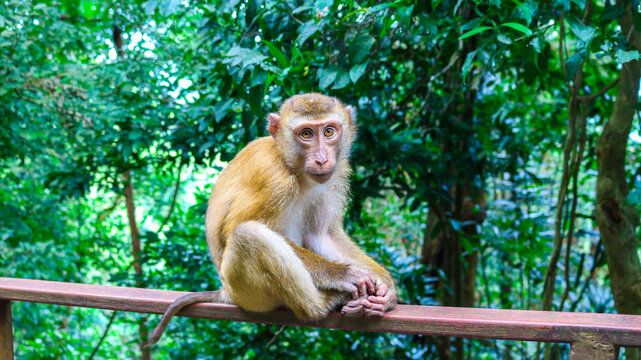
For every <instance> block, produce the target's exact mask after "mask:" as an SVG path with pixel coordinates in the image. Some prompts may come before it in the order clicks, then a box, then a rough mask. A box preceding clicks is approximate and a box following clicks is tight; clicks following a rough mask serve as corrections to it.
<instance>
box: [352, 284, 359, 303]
mask: <svg viewBox="0 0 641 360" xmlns="http://www.w3.org/2000/svg"><path fill="white" fill-rule="evenodd" d="M350 292H351V293H352V299H354V300H356V299H359V298H360V296H358V287H356V286H352V290H351V291H350Z"/></svg>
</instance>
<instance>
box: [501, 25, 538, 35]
mask: <svg viewBox="0 0 641 360" xmlns="http://www.w3.org/2000/svg"><path fill="white" fill-rule="evenodd" d="M501 26H506V27H509V28H512V29H514V30H516V31H520V32H522V33H524V34H525V35H532V30H530V29H528V27H527V26H525V25H523V24H519V23H515V22H507V23H504V24H501Z"/></svg>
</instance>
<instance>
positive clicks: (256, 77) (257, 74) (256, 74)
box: [250, 66, 267, 87]
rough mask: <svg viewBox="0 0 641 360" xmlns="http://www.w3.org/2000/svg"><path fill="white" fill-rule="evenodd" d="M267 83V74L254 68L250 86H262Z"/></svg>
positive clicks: (260, 69)
mask: <svg viewBox="0 0 641 360" xmlns="http://www.w3.org/2000/svg"><path fill="white" fill-rule="evenodd" d="M266 81H267V72H266V71H265V70H263V69H262V68H261V67H260V66H256V67H254V70H253V71H252V76H251V84H250V86H252V87H254V86H256V85H260V84H264V83H265V82H266Z"/></svg>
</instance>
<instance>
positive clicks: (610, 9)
mask: <svg viewBox="0 0 641 360" xmlns="http://www.w3.org/2000/svg"><path fill="white" fill-rule="evenodd" d="M624 14H625V9H624V8H623V6H621V5H620V4H614V5H612V4H610V2H609V1H606V2H605V9H604V10H603V19H604V20H608V21H612V20H617V19H619V18H621V17H622V16H623V15H624Z"/></svg>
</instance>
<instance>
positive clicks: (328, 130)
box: [323, 127, 336, 137]
mask: <svg viewBox="0 0 641 360" xmlns="http://www.w3.org/2000/svg"><path fill="white" fill-rule="evenodd" d="M335 132H336V130H334V128H333V127H328V128H326V129H325V131H324V132H323V135H325V136H326V137H332V136H334V133H335Z"/></svg>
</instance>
